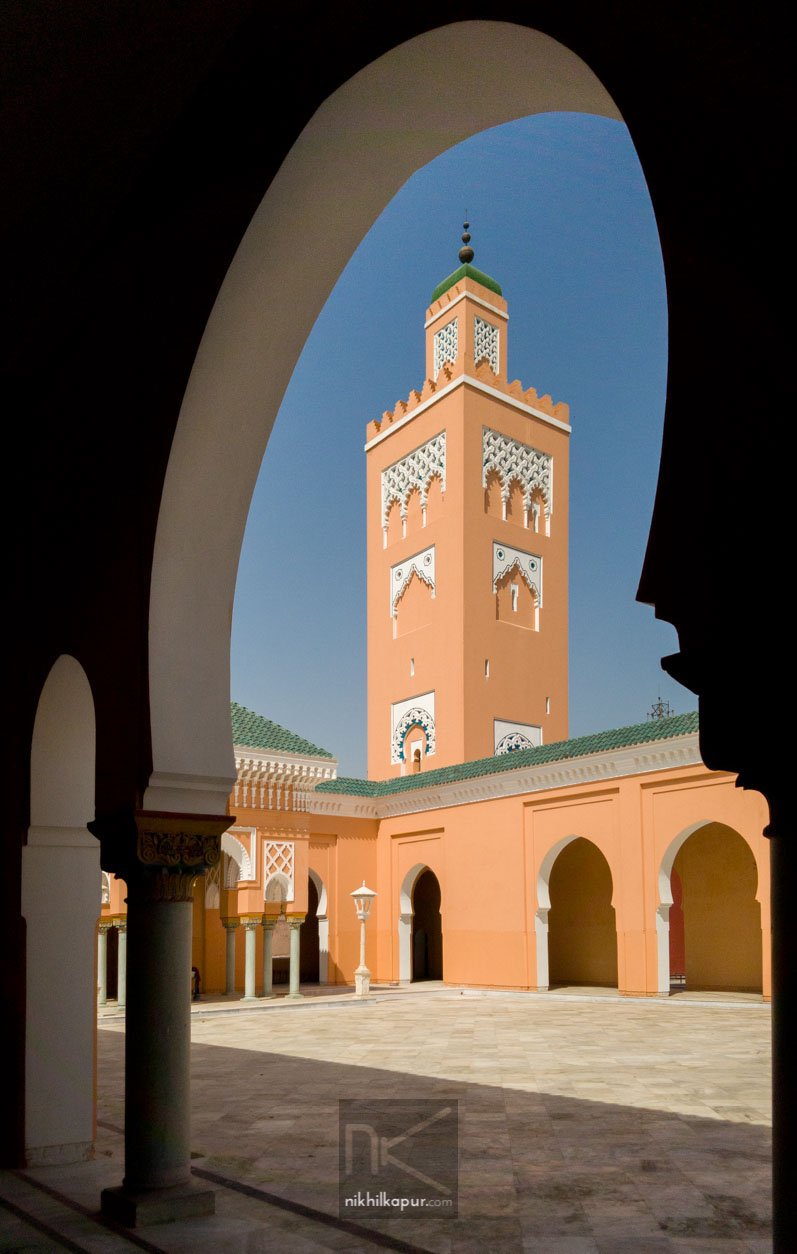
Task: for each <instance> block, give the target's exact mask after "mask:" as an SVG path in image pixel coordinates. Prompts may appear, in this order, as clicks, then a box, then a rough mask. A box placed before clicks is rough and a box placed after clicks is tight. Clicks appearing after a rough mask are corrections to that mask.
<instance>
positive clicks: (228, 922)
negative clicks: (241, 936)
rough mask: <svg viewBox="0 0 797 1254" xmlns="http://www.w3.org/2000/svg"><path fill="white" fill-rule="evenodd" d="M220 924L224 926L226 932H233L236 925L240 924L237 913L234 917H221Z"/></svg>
mask: <svg viewBox="0 0 797 1254" xmlns="http://www.w3.org/2000/svg"><path fill="white" fill-rule="evenodd" d="M221 926H222V927H226V929H227V931H228V932H233V931H234V930H235V929H236V928H237V927H240V926H241V920H240V919H239V918H238V916H237V915H236V916H235V918H229V919H222V921H221Z"/></svg>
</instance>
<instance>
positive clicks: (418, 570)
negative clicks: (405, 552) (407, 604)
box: [390, 544, 435, 618]
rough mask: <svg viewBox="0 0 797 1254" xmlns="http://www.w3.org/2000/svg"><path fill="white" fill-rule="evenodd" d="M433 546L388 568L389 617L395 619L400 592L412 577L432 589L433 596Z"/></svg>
mask: <svg viewBox="0 0 797 1254" xmlns="http://www.w3.org/2000/svg"><path fill="white" fill-rule="evenodd" d="M434 567H435V561H434V545H433V544H432V545H430V547H429V548H428V549H424V550H423V552H422V553H415V554H413V556H412V557H408V558H407V560H406V562H397V564H396V565H395V566H391V568H390V617H391V618H395V617H396V614H397V613H398V603H399V598H400V597H401V594H402V592H403V591H404V589H405V588H406V586H407V584H408V583H409V581H410V579H412V576H413V575H417V576H418V578H419V579H421V580H423V582H424V583H425V584H426V585H427V587H429V588H431V589H432V596H434V594H435V576H434Z"/></svg>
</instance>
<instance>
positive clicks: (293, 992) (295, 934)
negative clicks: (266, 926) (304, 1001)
mask: <svg viewBox="0 0 797 1254" xmlns="http://www.w3.org/2000/svg"><path fill="white" fill-rule="evenodd" d="M287 918H288V927H289V928H290V929H291V965H290V985H289V989H288V996H289V997H301V996H302V994H301V993H300V992H299V929H300V928H301V926H302V924H303V923H304V920H305V915H303V914H289V915H288V916H287Z"/></svg>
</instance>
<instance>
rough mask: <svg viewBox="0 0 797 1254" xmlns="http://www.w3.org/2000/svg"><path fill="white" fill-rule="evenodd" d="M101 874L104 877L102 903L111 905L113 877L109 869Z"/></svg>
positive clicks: (101, 893)
mask: <svg viewBox="0 0 797 1254" xmlns="http://www.w3.org/2000/svg"><path fill="white" fill-rule="evenodd" d="M101 875H102V878H101V880H100V903H101V904H102V905H103V906H109V905H110V904H111V877H110V875H109V874H108V872H107V871H102V872H101Z"/></svg>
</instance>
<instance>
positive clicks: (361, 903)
mask: <svg viewBox="0 0 797 1254" xmlns="http://www.w3.org/2000/svg"><path fill="white" fill-rule="evenodd" d="M375 896H376V893H375V892H374V890H373V889H372V888H366V887H365V880H363V886H362V888H355V890H354V892H353V893H352V897H353V898H354V906H355V909H356V911H357V918H358V919H359V920H360V965H359V967H358V968H357V970H356V971H355V972H354V994H355V997H366V996H367V995H368V991H369V989H370V987H371V972H370V971H369V970H368V968H367V966H366V965H365V920H366V919H367V918H368V915H369V914H370V913H371V906H372V905H373V904H374V897H375Z"/></svg>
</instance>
